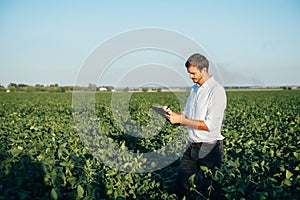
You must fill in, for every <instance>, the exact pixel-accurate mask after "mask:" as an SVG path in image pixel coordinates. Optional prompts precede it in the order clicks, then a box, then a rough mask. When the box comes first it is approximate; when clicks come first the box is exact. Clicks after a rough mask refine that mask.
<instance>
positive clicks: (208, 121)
mask: <svg viewBox="0 0 300 200" xmlns="http://www.w3.org/2000/svg"><path fill="white" fill-rule="evenodd" d="M185 66H186V68H187V71H188V73H189V74H190V78H191V79H192V80H193V82H194V83H195V85H194V86H193V87H192V90H191V93H190V96H189V98H188V100H187V103H186V107H185V110H184V112H183V113H177V112H173V111H172V110H171V109H170V108H168V107H164V109H165V111H166V117H167V119H169V121H170V122H171V123H172V124H182V125H185V126H187V127H188V140H189V142H190V144H189V147H188V149H187V150H186V152H185V153H184V155H183V158H182V160H181V164H180V166H179V169H178V172H177V176H176V179H175V185H174V191H175V193H176V195H177V196H178V197H179V199H181V198H182V197H183V196H185V195H186V194H187V191H189V188H190V186H189V182H188V179H189V177H190V176H191V175H193V174H194V173H197V172H198V170H199V168H200V166H201V165H204V166H207V167H208V168H209V169H213V168H214V167H221V165H222V163H223V146H222V140H223V139H224V137H223V136H222V135H221V126H222V122H223V116H224V111H225V108H226V93H225V90H224V88H223V86H222V85H221V84H219V83H218V82H217V81H216V80H215V79H214V77H213V76H211V75H210V74H209V73H208V67H209V62H208V60H207V59H206V57H204V56H203V55H201V54H198V53H196V54H193V55H192V56H190V57H189V58H188V60H187V62H186V63H185Z"/></svg>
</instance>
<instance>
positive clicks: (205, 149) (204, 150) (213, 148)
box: [173, 141, 224, 199]
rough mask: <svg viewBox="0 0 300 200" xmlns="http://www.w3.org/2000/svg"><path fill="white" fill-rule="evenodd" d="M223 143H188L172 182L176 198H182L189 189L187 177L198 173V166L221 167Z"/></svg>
mask: <svg viewBox="0 0 300 200" xmlns="http://www.w3.org/2000/svg"><path fill="white" fill-rule="evenodd" d="M223 156H224V151H223V144H222V141H217V142H216V143H215V144H207V143H198V144H190V146H189V147H188V149H187V150H186V151H185V153H184V154H183V158H182V160H181V163H180V166H179V169H178V172H177V176H176V179H175V182H174V188H173V189H174V193H175V194H176V195H177V197H178V199H182V198H183V196H185V195H186V194H187V192H188V191H189V189H190V185H189V181H188V180H189V177H190V176H191V175H193V174H195V173H198V171H199V169H200V166H202V165H204V166H207V167H208V168H209V169H214V168H215V167H219V168H220V167H221V165H222V164H223Z"/></svg>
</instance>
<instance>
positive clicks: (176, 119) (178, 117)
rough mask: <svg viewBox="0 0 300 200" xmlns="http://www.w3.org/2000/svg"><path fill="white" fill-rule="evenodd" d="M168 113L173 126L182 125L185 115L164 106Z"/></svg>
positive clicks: (167, 115)
mask: <svg viewBox="0 0 300 200" xmlns="http://www.w3.org/2000/svg"><path fill="white" fill-rule="evenodd" d="M163 108H164V110H165V111H166V118H167V119H168V120H169V121H170V122H171V124H181V122H182V119H183V118H184V114H183V113H178V112H173V111H172V110H171V109H170V108H168V107H166V106H164V107H163Z"/></svg>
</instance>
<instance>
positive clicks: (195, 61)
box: [185, 53, 209, 71]
mask: <svg viewBox="0 0 300 200" xmlns="http://www.w3.org/2000/svg"><path fill="white" fill-rule="evenodd" d="M191 65H192V66H194V67H196V68H198V70H199V71H201V70H202V69H203V68H206V69H207V70H208V66H209V62H208V60H207V59H206V57H205V56H203V55H201V54H200V53H195V54H193V55H191V56H190V57H189V59H188V60H187V61H186V63H185V67H186V68H188V67H190V66H191Z"/></svg>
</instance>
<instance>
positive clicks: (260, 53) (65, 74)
mask: <svg viewBox="0 0 300 200" xmlns="http://www.w3.org/2000/svg"><path fill="white" fill-rule="evenodd" d="M143 27H158V28H162V29H169V30H174V31H177V32H179V33H181V34H184V35H186V36H188V37H190V38H192V39H193V40H195V41H196V42H197V43H199V44H200V45H201V46H202V47H203V48H204V49H205V50H206V52H207V53H208V54H209V57H210V58H211V59H213V62H215V64H216V66H217V67H218V69H219V71H220V73H221V75H222V78H223V84H224V85H228V86H229V85H260V86H281V85H300V78H299V74H300V51H299V47H300V37H299V35H300V2H299V1H297V0H294V1H292V0H286V1H283V0H282V1H280V0H275V1H271V0H265V1H238V0H236V1H234V0H229V1H225V0H224V1H176V0H175V1H174V0H173V1H171V0H169V1H168V0H165V1H161V0H160V1H159V0H151V1H131V0H129V1H114V0H112V1H37V0H36V1H32V0H28V1H17V0H16V1H11V0H0V70H1V73H0V84H1V85H4V86H7V85H8V84H9V83H25V84H30V85H35V84H44V85H49V84H54V83H58V84H59V85H73V84H74V83H75V80H76V77H77V75H78V72H79V70H80V67H81V66H82V64H83V62H84V61H85V59H87V58H88V56H89V54H90V53H91V52H92V51H93V50H94V49H95V48H96V47H97V46H99V45H100V44H101V43H103V42H104V41H106V40H107V39H109V38H112V37H114V36H116V35H118V34H120V33H123V32H126V31H130V30H132V29H137V28H143ZM147 53H148V52H144V54H143V56H147ZM137 56H138V55H137ZM150 57H151V56H150ZM119 63H121V62H119ZM121 64H122V63H121ZM179 65H180V63H179ZM174 67H178V68H180V67H182V69H183V70H182V73H183V75H184V76H186V78H187V79H188V74H185V73H186V72H185V71H184V66H174ZM114 70H115V72H116V71H118V66H116V67H115V69H114ZM114 70H112V72H111V74H109V75H107V76H108V77H109V79H115V80H117V79H119V78H120V77H117V76H114V72H113V71H114ZM140 71H141V70H140ZM139 73H141V72H139ZM149 73H151V72H149ZM155 73H159V72H153V75H155ZM166 80H170V86H171V82H172V77H171V76H170V77H169V76H166ZM101 84H113V82H109V80H108V81H107V82H101ZM172 84H173V83H172ZM177 84H179V85H183V86H184V85H185V84H186V82H178V83H177ZM190 84H192V83H191V82H190Z"/></svg>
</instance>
